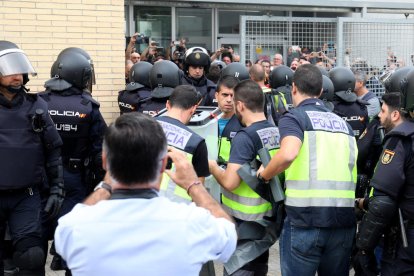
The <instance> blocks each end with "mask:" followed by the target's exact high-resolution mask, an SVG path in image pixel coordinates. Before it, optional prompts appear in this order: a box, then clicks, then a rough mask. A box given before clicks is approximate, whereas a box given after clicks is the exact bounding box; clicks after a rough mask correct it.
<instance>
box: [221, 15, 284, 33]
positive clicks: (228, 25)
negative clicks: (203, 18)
mask: <svg viewBox="0 0 414 276" xmlns="http://www.w3.org/2000/svg"><path fill="white" fill-rule="evenodd" d="M267 13H268V11H229V10H219V12H218V14H219V33H220V34H239V33H240V26H239V25H240V16H241V15H250V16H262V15H266V14H267ZM271 13H272V15H273V16H285V12H276V11H272V12H271Z"/></svg>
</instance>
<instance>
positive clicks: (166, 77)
mask: <svg viewBox="0 0 414 276" xmlns="http://www.w3.org/2000/svg"><path fill="white" fill-rule="evenodd" d="M182 74H183V72H182V71H181V70H180V69H179V68H178V67H177V65H175V64H174V63H173V62H172V61H169V60H161V61H158V62H156V63H155V64H154V66H153V67H152V68H151V71H150V84H151V87H153V90H152V92H151V97H150V98H147V99H145V100H143V101H142V102H141V104H140V107H139V108H138V111H139V112H142V113H144V114H148V115H150V116H152V117H154V116H156V115H157V114H158V113H159V112H160V111H161V110H163V109H164V108H165V104H166V103H167V100H168V98H169V97H170V95H171V93H172V91H173V90H174V88H175V87H176V86H178V85H179V84H180V80H181V78H182Z"/></svg>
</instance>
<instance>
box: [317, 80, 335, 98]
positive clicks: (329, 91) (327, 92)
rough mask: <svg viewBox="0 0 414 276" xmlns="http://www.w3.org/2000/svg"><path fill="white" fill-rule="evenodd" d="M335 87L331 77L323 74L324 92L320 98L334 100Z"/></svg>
mask: <svg viewBox="0 0 414 276" xmlns="http://www.w3.org/2000/svg"><path fill="white" fill-rule="evenodd" d="M334 91H335V88H334V85H333V83H332V81H331V79H330V78H328V77H327V76H324V75H322V93H321V96H320V97H319V99H321V100H325V101H329V102H331V101H333V99H334V94H335V92H334Z"/></svg>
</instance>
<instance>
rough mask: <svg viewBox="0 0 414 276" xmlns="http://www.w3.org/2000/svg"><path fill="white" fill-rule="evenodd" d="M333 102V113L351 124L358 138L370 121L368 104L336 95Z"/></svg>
mask: <svg viewBox="0 0 414 276" xmlns="http://www.w3.org/2000/svg"><path fill="white" fill-rule="evenodd" d="M333 104H334V110H333V113H335V114H337V115H338V116H340V117H342V119H344V120H345V121H346V122H347V123H349V124H350V125H351V127H352V129H353V130H354V134H355V138H356V139H358V138H359V136H360V135H361V134H362V133H363V132H364V130H365V128H366V127H367V125H368V122H369V117H368V109H367V106H366V105H365V104H364V103H361V102H359V101H358V100H357V101H355V102H346V101H343V100H341V99H339V98H338V97H335V100H334V101H333Z"/></svg>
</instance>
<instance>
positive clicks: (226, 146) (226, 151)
mask: <svg viewBox="0 0 414 276" xmlns="http://www.w3.org/2000/svg"><path fill="white" fill-rule="evenodd" d="M230 148H231V141H229V139H228V138H227V137H220V140H219V153H218V156H220V157H221V158H222V159H223V160H224V161H226V162H228V161H229V158H230Z"/></svg>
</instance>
